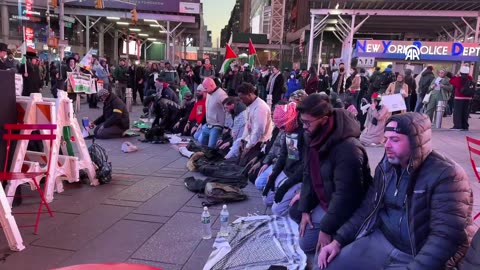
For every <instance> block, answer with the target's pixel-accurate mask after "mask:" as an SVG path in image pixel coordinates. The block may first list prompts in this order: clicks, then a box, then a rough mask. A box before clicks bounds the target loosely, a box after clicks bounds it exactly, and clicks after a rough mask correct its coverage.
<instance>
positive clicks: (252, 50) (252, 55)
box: [248, 39, 257, 68]
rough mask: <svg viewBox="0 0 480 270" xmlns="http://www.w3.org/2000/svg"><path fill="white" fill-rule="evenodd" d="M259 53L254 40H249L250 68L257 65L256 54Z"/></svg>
mask: <svg viewBox="0 0 480 270" xmlns="http://www.w3.org/2000/svg"><path fill="white" fill-rule="evenodd" d="M256 55H257V51H256V50H255V47H253V43H252V40H251V39H249V40H248V65H249V66H250V68H253V67H254V66H255V56H256Z"/></svg>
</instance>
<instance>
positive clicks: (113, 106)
mask: <svg viewBox="0 0 480 270" xmlns="http://www.w3.org/2000/svg"><path fill="white" fill-rule="evenodd" d="M97 97H98V99H99V100H100V101H102V102H103V103H104V105H103V114H102V116H100V117H99V118H97V119H96V120H95V121H93V122H91V123H90V128H95V129H94V131H93V133H94V134H95V137H96V138H98V139H113V138H120V137H122V136H123V133H124V132H125V131H126V130H127V129H128V128H129V127H130V118H129V115H128V111H127V106H126V105H125V103H123V101H122V100H121V99H120V98H119V97H117V96H116V95H115V94H113V93H110V92H109V91H108V90H107V89H101V90H100V91H98V93H97Z"/></svg>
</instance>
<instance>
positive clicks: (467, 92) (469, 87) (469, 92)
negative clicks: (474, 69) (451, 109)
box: [460, 79, 475, 97]
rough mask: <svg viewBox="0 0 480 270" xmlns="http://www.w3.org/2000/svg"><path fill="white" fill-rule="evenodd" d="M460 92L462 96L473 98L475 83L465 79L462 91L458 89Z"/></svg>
mask: <svg viewBox="0 0 480 270" xmlns="http://www.w3.org/2000/svg"><path fill="white" fill-rule="evenodd" d="M460 92H462V94H463V95H464V96H467V97H473V96H474V95H475V83H473V81H471V80H469V79H467V80H466V81H465V85H463V87H462V89H460Z"/></svg>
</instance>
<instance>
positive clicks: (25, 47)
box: [20, 41, 27, 64]
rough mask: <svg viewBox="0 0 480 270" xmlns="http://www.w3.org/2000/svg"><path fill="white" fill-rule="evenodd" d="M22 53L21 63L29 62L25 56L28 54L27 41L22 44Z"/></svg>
mask: <svg viewBox="0 0 480 270" xmlns="http://www.w3.org/2000/svg"><path fill="white" fill-rule="evenodd" d="M20 53H21V54H22V60H21V61H20V63H21V64H25V63H26V62H27V58H26V57H25V55H26V54H27V43H25V41H24V42H23V43H22V45H20Z"/></svg>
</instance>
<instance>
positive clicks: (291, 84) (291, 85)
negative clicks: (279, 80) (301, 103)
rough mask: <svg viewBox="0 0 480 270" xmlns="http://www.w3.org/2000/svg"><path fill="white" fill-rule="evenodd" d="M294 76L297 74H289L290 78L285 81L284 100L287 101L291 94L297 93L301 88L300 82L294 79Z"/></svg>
mask: <svg viewBox="0 0 480 270" xmlns="http://www.w3.org/2000/svg"><path fill="white" fill-rule="evenodd" d="M296 75H297V74H296V73H295V71H291V72H290V77H289V78H288V80H287V93H286V94H285V98H286V99H289V98H290V95H292V94H293V92H295V91H297V90H298V89H300V87H301V85H300V81H299V80H298V79H297V78H296V77H297V76H296Z"/></svg>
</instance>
